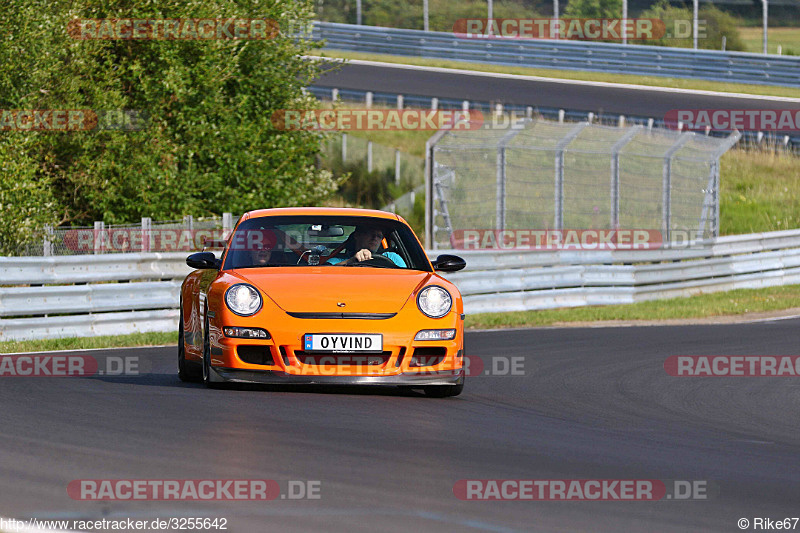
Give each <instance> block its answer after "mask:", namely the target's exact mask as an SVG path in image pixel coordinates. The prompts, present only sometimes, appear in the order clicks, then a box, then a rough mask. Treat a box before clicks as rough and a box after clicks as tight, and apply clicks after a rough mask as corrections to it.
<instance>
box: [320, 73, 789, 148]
mask: <svg viewBox="0 0 800 533" xmlns="http://www.w3.org/2000/svg"><path fill="white" fill-rule="evenodd" d="M798 83H800V82H798ZM306 90H307V91H308V92H309V93H311V94H313V95H314V96H316V97H317V98H318V99H320V100H332V99H333V98H334V95H335V98H337V99H340V100H341V101H348V102H359V103H361V102H365V101H370V102H372V104H373V105H376V106H386V107H394V106H396V105H397V101H398V97H401V98H402V101H403V105H404V106H405V107H407V108H420V109H426V108H427V109H430V108H431V106H432V100H435V101H436V107H437V109H451V110H452V109H463V108H464V105H465V102H466V105H467V106H468V107H469V109H475V110H478V111H480V112H481V113H484V114H487V113H494V112H497V104H498V103H497V102H494V103H493V102H487V101H480V100H469V101H465V100H459V99H457V98H447V97H444V96H441V97H435V98H431V97H430V96H421V95H414V94H402V95H401V94H399V93H386V92H379V91H370V90H367V89H338V88H334V87H323V86H316V85H311V86H309V87H306ZM502 111H503V113H506V114H508V115H511V114H513V115H514V116H516V117H528V118H530V117H533V116H534V115H536V116H540V117H542V118H545V119H549V120H558V121H566V122H583V121H586V120H588V121H591V122H592V123H593V124H602V125H606V126H620V125H621V124H624V125H627V126H642V127H647V128H648V129H652V128H668V126H669V125H668V124H667V123H666V121H665V120H664V118H663V117H662V118H656V117H646V116H639V115H617V114H609V113H606V114H599V115H598V114H595V113H594V112H593V111H588V110H577V109H558V108H555V107H546V106H538V105H536V106H534V105H525V104H509V103H504V104H503V105H502ZM730 134H731V132H729V131H715V130H709V131H708V133H707V135H709V136H711V137H727V136H729V135H730ZM741 135H742V139H743V140H744V143H745V144H746V145H756V146H757V145H758V144H759V143H761V142H763V141H770V142H773V143H775V144H776V145H781V146H784V147H787V148H789V149H792V150H800V134H798V133H796V132H772V133H770V132H760V131H750V130H746V131H743V132H741Z"/></svg>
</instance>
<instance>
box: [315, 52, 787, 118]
mask: <svg viewBox="0 0 800 533" xmlns="http://www.w3.org/2000/svg"><path fill="white" fill-rule="evenodd" d="M313 84H314V85H316V86H320V87H332V88H333V87H336V88H339V89H357V90H368V91H376V92H389V93H398V94H407V95H419V96H428V97H438V98H444V97H447V98H457V99H464V100H471V101H485V102H501V103H504V104H517V105H526V106H534V107H535V106H539V107H550V108H560V109H568V110H576V111H592V112H594V113H595V114H598V115H602V114H612V115H620V114H622V115H630V116H642V117H653V118H656V119H663V118H664V115H665V114H666V113H667V111H670V110H672V109H800V102H797V101H796V100H795V101H791V102H783V101H772V100H767V99H764V98H760V97H759V96H756V95H754V96H752V97H746V98H739V97H732V96H725V95H722V94H719V95H714V94H712V95H708V94H695V93H691V92H671V91H670V92H665V91H661V90H658V89H657V88H653V89H633V88H626V87H608V86H597V85H583V84H573V83H568V82H564V81H548V80H525V79H514V78H498V77H493V76H491V75H481V74H479V73H478V74H474V75H473V74H458V73H454V72H430V71H425V70H409V69H405V68H402V67H399V66H390V65H388V64H386V65H385V66H375V65H361V64H346V65H344V66H341V68H339V69H337V70H335V71H333V72H329V73H327V74H324V75H323V76H321V77H320V78H319V79H317V80H315V81H314V82H313Z"/></svg>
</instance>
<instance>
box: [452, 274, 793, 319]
mask: <svg viewBox="0 0 800 533" xmlns="http://www.w3.org/2000/svg"><path fill="white" fill-rule="evenodd" d="M794 307H800V285H786V286H783V287H769V288H766V289H737V290H733V291H727V292H717V293H711V294H702V295H698V296H690V297H687V298H671V299H669V300H654V301H649V302H639V303H635V304H626V305H607V306H595V307H574V308H568V309H546V310H542V311H519V312H512V313H479V314H475V315H469V314H468V315H467V319H466V327H467V328H469V329H490V328H521V327H535V326H550V325H553V324H560V323H567V322H597V321H606V320H625V321H628V320H646V321H652V320H669V319H691V318H705V317H720V316H733V315H742V314H745V313H763V312H769V311H780V310H784V309H791V308H794Z"/></svg>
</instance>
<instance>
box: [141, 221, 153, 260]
mask: <svg viewBox="0 0 800 533" xmlns="http://www.w3.org/2000/svg"><path fill="white" fill-rule="evenodd" d="M152 226H153V220H152V219H151V218H150V217H142V248H141V250H142V252H149V251H150V240H151V237H152V233H153V232H152Z"/></svg>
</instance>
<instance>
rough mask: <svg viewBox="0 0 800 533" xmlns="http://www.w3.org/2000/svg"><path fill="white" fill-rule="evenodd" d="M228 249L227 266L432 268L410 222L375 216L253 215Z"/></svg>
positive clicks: (240, 228)
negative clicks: (410, 226) (405, 222)
mask: <svg viewBox="0 0 800 533" xmlns="http://www.w3.org/2000/svg"><path fill="white" fill-rule="evenodd" d="M363 250H369V253H365V252H364V251H363ZM226 252H227V253H226V254H225V265H224V267H223V269H225V270H230V269H236V268H260V267H307V266H331V267H333V266H340V267H342V266H347V267H373V268H400V269H409V270H423V271H426V272H430V271H431V266H430V262H429V261H428V259H427V257H426V255H425V251H424V250H423V249H422V247H421V246H420V244H419V241H417V238H416V237H415V236H414V233H413V232H412V231H411V229H409V228H408V226H406V225H405V224H402V223H401V222H399V221H397V220H388V219H384V218H374V217H363V216H361V217H346V216H341V217H339V216H315V215H305V216H266V217H259V218H253V219H249V220H245V221H244V222H242V223H241V224H239V226H238V227H237V228H236V232H235V233H234V234H233V236H232V238H231V239H230V240H229V242H228V249H227V250H226ZM359 252H360V253H359Z"/></svg>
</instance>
